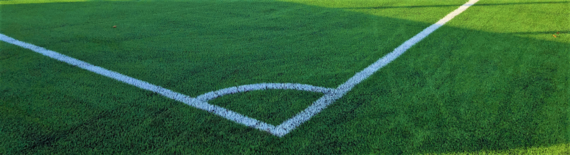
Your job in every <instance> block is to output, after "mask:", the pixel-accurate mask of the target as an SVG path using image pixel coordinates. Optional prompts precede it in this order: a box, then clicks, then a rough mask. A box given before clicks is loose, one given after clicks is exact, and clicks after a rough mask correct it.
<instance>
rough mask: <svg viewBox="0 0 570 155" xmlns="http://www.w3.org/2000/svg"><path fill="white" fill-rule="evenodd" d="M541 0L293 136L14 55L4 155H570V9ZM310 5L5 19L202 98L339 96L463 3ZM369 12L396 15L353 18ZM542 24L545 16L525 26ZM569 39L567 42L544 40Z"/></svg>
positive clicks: (223, 101)
mask: <svg viewBox="0 0 570 155" xmlns="http://www.w3.org/2000/svg"><path fill="white" fill-rule="evenodd" d="M529 2H530V1H529ZM529 2H526V1H481V2H479V3H480V4H485V5H481V6H477V5H476V6H473V7H471V8H470V9H469V10H467V11H466V12H465V13H464V14H462V15H460V16H458V17H456V18H455V19H454V20H452V21H451V22H450V23H448V26H444V27H442V28H441V29H439V30H437V31H436V32H435V33H434V34H432V35H431V36H429V37H428V38H426V40H424V41H422V42H420V43H419V44H418V45H416V46H414V47H413V48H412V49H410V50H409V51H408V52H407V53H405V54H404V55H402V56H401V57H400V58H398V59H397V60H396V61H394V62H392V63H391V64H389V65H388V66H386V67H385V68H383V69H381V70H380V71H379V72H378V73H376V74H374V75H373V76H372V77H370V79H368V80H366V81H364V82H363V83H361V84H360V85H358V86H356V87H355V89H353V90H352V91H351V92H349V93H348V94H347V95H346V96H344V97H343V98H341V99H339V100H338V101H336V102H335V103H334V104H332V105H331V106H330V107H329V108H327V109H326V110H324V111H323V112H322V113H320V114H318V115H316V116H315V117H314V118H312V119H311V120H310V121H308V122H307V123H305V124H303V125H301V126H300V127H299V128H298V129H296V130H294V131H293V132H291V133H290V134H288V135H286V136H285V137H283V138H277V137H274V136H272V135H269V134H267V133H265V132H261V131H257V130H255V129H251V128H248V127H244V126H242V125H239V124H236V123H233V122H231V121H228V120H225V119H223V118H221V117H218V116H214V115H212V114H209V113H207V112H204V111H201V110H197V109H195V108H192V107H189V106H186V105H184V104H182V103H178V102H176V101H173V100H169V99H166V98H164V97H161V96H159V95H157V94H153V93H150V92H146V91H143V90H140V89H137V88H135V87H132V86H129V85H126V84H122V83H120V82H117V81H114V80H111V79H108V78H105V77H101V76H98V75H95V74H93V73H90V72H88V71H84V70H81V69H79V68H76V67H72V66H70V65H66V64H63V63H60V62H57V61H55V60H52V59H49V58H47V57H44V56H41V55H40V54H37V53H34V52H31V51H28V50H24V49H21V48H19V47H16V46H13V45H9V44H6V43H0V49H1V50H2V51H1V53H0V60H1V61H0V91H1V92H2V96H1V101H2V103H1V104H0V110H1V111H0V119H1V120H0V136H1V137H0V139H6V140H5V141H0V151H2V152H7V153H9V154H11V153H54V152H55V153H79V152H91V153H117V152H123V153H173V152H182V153H187V154H188V153H190V154H193V153H212V154H218V153H236V152H238V153H253V152H267V153H289V154H291V153H308V154H316V153H327V154H330V153H350V152H352V153H359V154H363V153H380V154H399V153H414V154H416V153H457V152H489V151H491V152H493V151H496V152H507V153H508V152H509V150H511V149H526V148H531V147H538V148H541V147H549V146H555V145H556V146H559V145H560V144H568V143H570V137H569V136H570V132H569V131H570V130H568V127H569V122H568V121H569V120H568V118H569V117H568V115H569V114H570V112H569V111H568V110H569V108H568V106H569V105H568V103H569V94H570V92H569V90H568V87H569V85H568V77H569V76H570V75H569V69H570V67H569V65H570V61H569V60H570V58H569V56H570V55H569V54H568V53H569V52H570V51H569V50H568V49H570V46H569V43H570V41H569V40H568V39H567V37H570V34H568V33H567V32H568V31H569V29H568V27H565V25H570V23H568V21H569V19H568V18H567V17H565V16H564V15H567V14H568V11H567V10H568V9H567V8H568V5H569V4H568V3H567V2H565V1H559V2H556V3H554V2H548V3H546V2H545V3H536V4H534V5H528V4H527V3H529ZM306 3H308V4H310V5H305V4H297V3H285V2H269V1H266V2H261V3H260V2H232V3H228V2H180V1H178V2H164V3H154V2H144V3H142V2H82V3H46V4H18V5H2V6H1V7H2V8H1V9H2V10H1V11H2V18H1V21H0V22H1V23H2V26H1V27H0V32H1V33H3V34H7V35H8V36H12V37H15V38H16V39H20V40H22V41H26V42H30V43H33V44H36V45H38V46H42V47H46V48H48V49H50V50H54V51H58V52H61V53H63V54H66V55H69V56H72V57H75V58H78V59H80V60H84V61H87V62H89V63H92V64H95V65H98V66H102V67H104V68H107V69H111V70H114V71H118V72H120V73H124V74H126V75H129V76H132V77H135V78H138V79H141V80H145V81H148V82H150V83H153V84H157V85H161V86H163V87H166V88H169V89H172V90H174V91H178V92H181V93H185V94H188V95H190V96H196V95H199V94H202V93H205V92H208V91H213V90H217V89H221V88H225V87H230V86H235V85H241V84H251V83H260V82H295V83H306V84H313V85H318V86H326V87H336V86H337V85H338V84H340V83H342V82H344V81H345V80H347V79H348V78H349V77H351V76H352V75H354V73H355V72H357V71H360V70H361V69H363V68H364V67H366V66H367V65H369V64H370V63H372V62H374V61H375V60H377V59H378V58H380V57H382V56H383V55H384V54H386V53H388V52H391V51H392V50H393V49H394V48H395V47H396V46H398V45H400V44H401V43H402V42H403V41H405V40H407V39H409V38H410V37H412V36H413V35H415V34H416V33H418V32H419V31H421V30H422V29H424V28H425V27H427V26H429V25H430V24H431V23H434V22H435V21H437V20H438V19H439V18H441V17H443V16H444V15H445V14H447V13H449V12H451V11H452V10H454V9H455V8H456V7H457V6H459V5H460V4H462V3H464V2H463V1H457V2H447V3H443V2H441V3H438V4H433V2H412V1H409V2H407V3H405V2H400V3H396V2H395V1H394V2H390V3H388V2H386V4H385V5H388V4H389V5H388V6H406V5H418V6H422V4H424V5H426V6H433V7H412V8H410V7H401V8H390V9H380V8H372V9H364V10H363V9H348V10H343V9H338V8H327V7H339V6H334V5H332V4H327V3H325V1H311V2H310V3H309V2H306ZM504 3H509V5H504ZM518 3H520V5H517V4H518ZM493 4H498V5H493ZM499 4H501V5H499ZM319 5H320V6H325V7H320V6H319ZM335 5H338V4H335ZM352 5H354V6H352ZM363 5H368V6H370V7H378V5H382V4H378V3H375V4H374V3H372V2H367V1H363V2H362V4H358V6H356V3H352V4H347V5H346V6H350V7H362V6H363ZM434 5H436V6H434ZM437 5H441V6H443V7H439V6H437ZM341 6H342V5H341ZM449 6H456V7H449ZM522 6H525V7H524V8H520V7H522ZM24 8H25V9H24ZM551 8H557V9H551ZM73 9H76V10H73ZM410 9H412V10H413V11H408V10H410ZM16 10H17V11H16ZM23 10H25V11H23ZM54 10H66V11H54ZM141 10H142V11H141ZM164 10H168V11H164ZM528 10H540V11H543V12H539V11H537V12H539V13H537V14H541V15H542V16H540V15H532V16H531V15H525V16H517V15H518V14H520V13H522V12H526V11H528ZM549 10H552V11H549ZM560 10H566V11H560ZM353 11H354V12H353ZM408 12H421V13H422V14H415V13H414V14H406V13H408ZM383 14H386V15H387V16H389V17H385V16H382V15H383ZM40 15H41V16H40ZM397 17H401V18H403V19H406V20H403V19H399V18H397ZM414 18H415V19H417V20H415V19H414ZM426 18H429V19H430V20H432V21H424V20H425V19H426ZM47 19H49V20H47ZM418 21H420V22H418ZM112 25H117V26H118V28H116V29H113V28H111V27H112ZM528 25H535V26H528ZM554 31H560V32H563V34H561V35H560V37H559V38H554V37H552V35H551V34H544V33H541V32H554ZM564 31H566V33H564ZM318 97H319V96H318V94H317V96H315V95H314V94H312V93H305V92H297V91H265V92H261V91H254V92H249V93H245V94H236V95H230V96H225V97H222V98H219V99H215V100H213V101H212V102H211V103H213V104H218V105H221V106H224V107H229V108H230V109H232V110H236V111H238V112H242V113H246V112H248V111H255V112H254V113H253V114H250V115H252V116H255V117H254V118H259V119H260V120H263V121H268V122H271V123H273V124H277V123H279V122H280V121H282V120H283V119H287V118H289V117H291V116H292V115H293V114H295V113H297V112H298V111H300V109H303V108H304V107H306V105H308V104H310V103H307V102H310V101H314V99H316V98H318ZM249 98H251V100H250V99H249ZM284 100H290V101H284ZM230 101H231V102H230ZM264 103H265V104H264ZM291 103H294V105H291V106H292V107H288V106H287V104H291ZM249 107H251V108H249ZM276 112H278V113H279V114H280V115H279V116H274V115H271V114H274V113H276ZM559 148H560V149H558V150H556V151H559V152H564V151H566V150H564V149H566V148H565V147H559Z"/></svg>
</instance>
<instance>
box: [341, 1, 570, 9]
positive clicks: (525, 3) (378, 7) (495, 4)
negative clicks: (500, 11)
mask: <svg viewBox="0 0 570 155" xmlns="http://www.w3.org/2000/svg"><path fill="white" fill-rule="evenodd" d="M480 3H482V2H479V3H477V4H475V5H473V6H474V7H477V6H501V5H536V4H562V3H570V2H521V3H493V4H480ZM461 5H463V4H461ZM461 5H412V6H377V7H349V8H343V9H403V8H430V7H459V6H461Z"/></svg>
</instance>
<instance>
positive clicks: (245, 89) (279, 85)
mask: <svg viewBox="0 0 570 155" xmlns="http://www.w3.org/2000/svg"><path fill="white" fill-rule="evenodd" d="M266 89H294V90H302V91H310V92H317V93H323V94H328V93H330V92H332V91H334V89H332V88H324V87H317V86H312V85H307V84H298V83H258V84H250V85H242V86H237V87H230V88H224V89H220V90H217V91H211V92H208V93H205V94H202V95H200V96H198V97H196V99H198V100H200V101H204V102H207V101H209V100H212V99H215V98H218V97H222V96H224V95H228V94H235V93H243V92H248V91H252V90H266Z"/></svg>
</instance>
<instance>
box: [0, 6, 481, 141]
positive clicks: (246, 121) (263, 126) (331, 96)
mask: <svg viewBox="0 0 570 155" xmlns="http://www.w3.org/2000/svg"><path fill="white" fill-rule="evenodd" d="M477 1H478V0H470V1H469V2H467V3H466V4H464V5H462V6H461V7H459V8H458V9H456V10H455V11H453V12H451V13H450V14H448V15H447V16H445V17H444V18H443V19H441V20H439V21H438V22H437V23H435V24H433V25H431V26H429V27H428V28H426V29H424V30H423V31H422V32H420V33H419V34H417V35H415V36H414V37H412V38H411V39H409V40H407V41H406V42H404V43H403V44H402V45H400V46H398V47H397V48H396V49H394V51H392V52H391V53H389V54H388V55H386V56H384V57H382V58H380V59H379V60H378V61H376V62H374V63H373V64H372V65H370V66H368V67H366V68H365V69H364V70H362V71H360V72H358V73H356V75H354V76H353V77H352V78H350V79H349V80H348V81H346V82H345V83H343V84H341V85H340V86H338V87H337V88H336V89H331V88H324V87H317V86H311V85H305V84H295V83H260V84H251V85H242V86H237V87H230V88H225V89H221V90H218V91H212V92H208V93H205V94H203V95H200V96H198V98H192V97H189V96H186V95H184V94H180V93H177V92H174V91H171V90H169V89H166V88H162V87H160V86H156V85H153V84H150V83H148V82H145V81H141V80H138V79H135V78H132V77H129V76H126V75H122V74H120V73H117V72H113V71H110V70H107V69H104V68H101V67H98V66H95V65H91V64H89V63H87V62H83V61H81V60H77V59H75V58H72V57H69V56H66V55H63V54H60V53H57V52H54V51H50V50H47V49H45V48H42V47H38V46H35V45H32V44H29V43H25V42H22V41H19V40H16V39H14V38H11V37H8V36H6V35H4V34H0V40H2V41H4V42H7V43H10V44H14V45H17V46H20V47H23V48H26V49H30V50H32V51H34V52H37V53H40V54H42V55H45V56H47V57H50V58H53V59H56V60H59V61H62V62H65V63H67V64H70V65H73V66H77V67H79V68H83V69H85V70H88V71H91V72H94V73H97V74H100V75H103V76H106V77H109V78H112V79H115V80H118V81H121V82H124V83H127V84H130V85H133V86H136V87H139V88H141V89H144V90H148V91H152V92H155V93H158V94H160V95H162V96H165V97H168V98H171V99H174V100H176V101H179V102H182V103H185V104H187V105H190V106H192V107H195V108H198V109H202V110H205V111H208V112H210V113H214V114H216V115H218V116H221V117H224V118H226V119H228V120H232V121H234V122H237V123H239V124H243V125H246V126H249V127H252V128H256V129H259V130H263V131H267V132H269V133H271V134H273V135H275V136H278V137H283V136H284V135H286V134H287V133H289V132H291V131H292V130H293V129H295V128H296V127H298V126H299V125H301V124H302V123H304V122H306V121H307V120H309V119H310V118H311V117H313V116H314V115H316V114H318V113H319V112H321V111H322V110H323V109H325V108H326V107H327V106H328V105H330V104H332V103H333V102H334V101H335V100H337V99H339V98H341V97H342V96H344V94H346V93H347V92H348V91H350V90H351V89H352V88H353V87H354V86H356V85H357V84H359V83H360V82H362V81H363V80H365V79H366V78H368V77H370V76H371V75H372V74H374V72H376V71H378V70H379V69H380V68H382V67H384V66H386V65H387V64H388V63H390V62H392V61H393V60H395V59H396V58H397V57H399V56H400V55H402V54H403V53H404V52H405V51H406V50H408V49H409V48H410V47H412V46H413V45H415V44H416V43H418V42H419V41H421V40H422V39H424V38H425V37H427V36H428V35H429V34H431V33H432V32H433V31H435V30H436V29H438V28H439V27H441V26H442V25H444V24H445V23H447V22H448V21H449V20H451V19H453V18H454V17H455V16H457V15H459V14H460V13H461V12H463V11H465V10H466V9H467V8H469V7H470V6H472V5H473V4H475V3H476V2H477ZM264 89H296V90H304V91H312V92H321V93H324V94H325V95H324V96H323V97H321V98H319V99H318V100H317V101H315V102H313V104H312V105H311V106H309V107H308V108H307V109H305V110H303V111H301V112H300V113H298V114H297V115H296V116H295V117H293V118H291V119H289V120H286V121H285V122H283V123H281V124H280V125H279V126H277V127H275V126H273V125H271V124H267V123H265V122H262V121H258V120H256V119H253V118H250V117H247V116H244V115H241V114H239V113H236V112H234V111H231V110H228V109H225V108H222V107H219V106H215V105H211V104H208V103H207V102H206V101H208V100H211V99H214V98H216V97H220V96H223V95H227V94H233V93H240V92H247V91H251V90H264Z"/></svg>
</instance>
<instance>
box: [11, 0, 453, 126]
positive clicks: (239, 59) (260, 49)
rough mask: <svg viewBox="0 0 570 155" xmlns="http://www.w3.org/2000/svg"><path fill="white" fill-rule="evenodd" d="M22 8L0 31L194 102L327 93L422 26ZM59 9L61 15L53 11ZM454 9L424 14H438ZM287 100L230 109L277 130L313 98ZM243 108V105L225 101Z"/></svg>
mask: <svg viewBox="0 0 570 155" xmlns="http://www.w3.org/2000/svg"><path fill="white" fill-rule="evenodd" d="M24 7H25V8H28V9H29V11H25V12H20V13H19V14H18V15H19V16H8V17H7V18H5V21H6V22H3V23H4V24H3V25H5V27H4V30H2V32H5V33H6V34H7V35H9V36H13V37H15V38H26V39H23V41H27V42H31V43H34V44H35V45H38V46H42V47H45V48H47V49H50V50H54V51H58V52H61V53H62V54H66V55H69V56H71V57H74V58H77V59H80V60H84V61H86V62H89V63H92V64H94V65H98V66H101V67H104V68H107V69H110V70H113V71H117V72H119V73H123V74H125V75H128V76H132V77H135V78H138V79H141V80H144V81H148V82H150V83H153V84H156V85H159V86H162V87H165V88H169V89H172V90H174V91H177V92H181V93H184V94H187V95H190V96H194V97H195V96H198V95H200V94H203V93H206V92H209V91H214V90H218V89H222V88H227V87H232V86H237V85H243V84H252V83H262V82H271V83H303V84H311V85H316V86H324V87H332V88H335V87H336V86H338V85H339V84H341V83H343V82H344V81H346V80H347V79H348V78H350V77H351V76H353V75H354V73H355V72H357V71H359V70H361V69H363V68H365V67H366V66H368V65H369V64H371V63H372V62H374V61H375V60H377V59H378V58H380V57H382V56H383V55H385V54H386V53H388V52H391V50H392V49H393V48H395V47H397V46H398V45H399V44H401V43H402V42H404V41H405V40H407V39H408V38H410V37H412V36H413V35H415V34H416V33H418V32H419V31H421V30H422V29H424V28H425V27H427V26H429V24H422V23H413V22H406V21H403V22H393V21H391V20H377V19H375V16H370V15H361V14H360V13H353V12H347V11H343V10H341V9H323V8H319V7H315V6H306V5H300V4H295V3H285V2H271V1H267V2H224V3H221V2H220V3H217V2H209V3H205V2H180V1H173V2H165V3H156V2H85V3H53V4H52V3H46V4H27V5H22V6H20V5H15V6H12V5H6V6H5V7H4V10H5V11H10V10H20V9H23V8H24ZM37 8H41V9H37ZM62 8H65V9H66V11H52V10H58V9H62ZM67 8H69V10H68V9H67ZM77 8H81V9H77ZM100 8H105V9H106V10H105V11H101V10H100ZM89 9H93V11H87V10H89ZM453 9H454V8H446V9H434V8H432V9H426V12H429V13H430V14H433V15H439V16H444V15H445V14H446V13H448V12H450V11H451V10H453ZM141 10H142V11H141ZM400 12H404V11H400ZM38 15H41V16H38ZM439 16H438V17H439ZM18 17H23V18H18ZM423 17H424V16H422V15H416V17H415V18H418V19H422V18H423ZM432 18H433V17H432ZM45 19H50V20H45ZM38 21H40V22H38ZM435 21H437V19H436V18H433V19H432V21H431V22H435ZM113 25H117V28H112V26H113ZM38 27H41V28H38ZM44 28H45V29H44ZM371 31H372V32H371ZM31 36H33V37H31ZM263 93H265V92H261V94H263ZM298 93H301V92H298ZM261 94H258V97H253V98H261V96H259V95H261ZM270 95H273V94H265V95H263V96H270ZM295 96H296V95H294V94H289V95H285V94H284V95H283V96H282V98H291V101H290V102H293V103H302V104H301V105H297V104H295V105H293V107H297V108H289V106H287V105H288V104H292V103H287V102H289V101H287V102H280V103H279V104H273V103H267V104H259V105H258V107H259V108H256V109H248V108H245V109H244V108H239V109H232V108H230V109H232V110H236V111H237V112H251V111H256V112H260V113H252V114H249V113H244V114H247V115H250V116H259V115H261V116H263V117H254V118H259V119H260V120H262V121H269V122H270V123H272V124H275V125H277V124H280V123H281V122H282V121H284V120H286V119H288V118H291V117H292V116H294V114H296V113H298V112H299V111H300V110H302V109H304V108H305V107H307V106H308V105H309V104H311V103H312V101H314V100H316V99H317V98H318V96H313V97H311V98H304V99H302V100H297V99H300V98H303V97H295ZM225 100H226V101H227V100H233V98H228V99H225ZM295 100H296V101H295ZM260 101H265V100H260ZM212 103H213V104H217V105H222V106H224V105H227V104H218V103H222V102H218V101H215V100H214V101H213V102H212ZM243 104H251V103H250V101H248V100H239V101H237V100H235V101H234V102H232V105H237V106H238V107H239V105H243ZM224 107H227V106H224ZM228 108H229V107H228ZM275 113H279V114H278V115H274V114H275ZM263 118H272V119H263Z"/></svg>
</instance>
